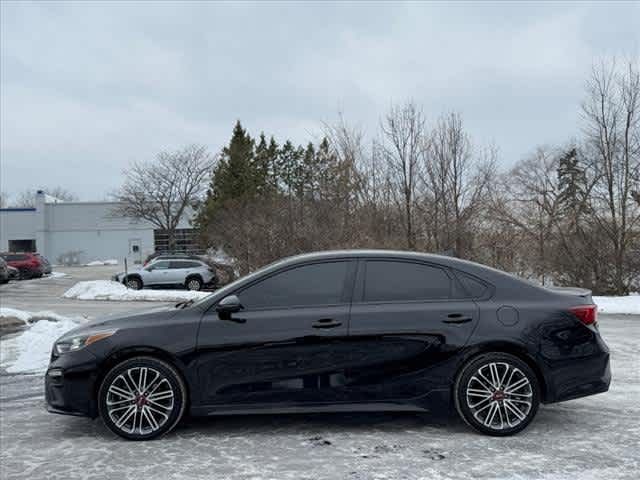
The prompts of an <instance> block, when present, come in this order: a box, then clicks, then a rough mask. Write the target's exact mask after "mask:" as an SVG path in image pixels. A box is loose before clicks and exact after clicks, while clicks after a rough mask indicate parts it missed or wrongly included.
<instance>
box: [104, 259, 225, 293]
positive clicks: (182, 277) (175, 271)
mask: <svg viewBox="0 0 640 480" xmlns="http://www.w3.org/2000/svg"><path fill="white" fill-rule="evenodd" d="M112 280H114V281H116V282H121V283H124V284H125V285H126V286H127V287H129V288H132V289H134V290H140V289H141V288H143V287H159V286H184V287H186V288H188V289H189V290H200V289H202V287H203V286H215V284H216V280H217V278H216V272H215V269H214V268H213V267H212V266H210V265H207V264H206V263H205V262H203V261H202V260H190V259H184V260H158V259H156V260H154V261H152V262H151V263H150V264H148V265H146V266H144V267H142V268H139V269H136V270H132V271H130V272H128V273H126V274H125V273H124V272H123V273H118V274H116V275H114V276H113V277H112Z"/></svg>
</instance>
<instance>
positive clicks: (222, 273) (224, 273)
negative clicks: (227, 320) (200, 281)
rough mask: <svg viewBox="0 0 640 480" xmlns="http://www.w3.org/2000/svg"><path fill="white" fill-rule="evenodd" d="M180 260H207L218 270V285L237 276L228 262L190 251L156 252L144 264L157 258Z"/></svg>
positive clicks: (206, 261) (228, 281)
mask: <svg viewBox="0 0 640 480" xmlns="http://www.w3.org/2000/svg"><path fill="white" fill-rule="evenodd" d="M172 259H174V260H178V259H189V260H200V261H202V262H205V263H206V264H207V265H209V266H211V267H213V268H214V269H215V271H216V286H223V285H226V284H228V283H231V282H233V281H234V280H235V278H236V273H235V271H234V269H233V266H232V265H230V264H228V263H221V262H217V261H213V260H212V259H211V258H210V257H208V256H207V255H192V254H188V253H161V252H155V253H152V254H151V255H149V256H148V257H147V258H146V260H145V261H144V265H148V264H149V263H150V262H153V261H156V260H172Z"/></svg>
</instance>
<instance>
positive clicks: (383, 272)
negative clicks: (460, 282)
mask: <svg viewBox="0 0 640 480" xmlns="http://www.w3.org/2000/svg"><path fill="white" fill-rule="evenodd" d="M450 296H451V279H450V278H449V275H447V273H446V272H445V271H444V270H443V269H441V268H438V267H432V266H429V265H424V264H421V263H411V262H394V261H378V260H370V261H367V265H366V273H365V284H364V298H363V299H364V301H365V302H398V301H416V300H437V299H443V298H449V297H450Z"/></svg>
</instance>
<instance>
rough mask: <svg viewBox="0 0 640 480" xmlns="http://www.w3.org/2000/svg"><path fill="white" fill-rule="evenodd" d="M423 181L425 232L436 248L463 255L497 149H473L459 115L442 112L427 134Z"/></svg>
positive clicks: (491, 173)
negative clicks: (426, 219) (427, 224)
mask: <svg viewBox="0 0 640 480" xmlns="http://www.w3.org/2000/svg"><path fill="white" fill-rule="evenodd" d="M426 152H427V154H426V157H425V158H426V162H425V169H424V177H423V180H424V183H425V185H426V189H427V196H426V198H425V200H426V201H427V208H426V211H425V215H426V216H428V218H429V221H428V222H427V223H429V232H430V235H431V237H432V238H433V241H434V246H435V248H436V250H439V251H452V252H453V253H454V254H455V255H457V256H466V254H467V253H468V250H469V242H470V241H471V239H472V232H471V228H470V227H471V225H470V224H471V222H472V220H474V219H476V218H477V214H478V213H479V210H480V208H481V207H482V204H483V198H484V197H485V196H486V194H487V190H488V185H489V183H490V181H491V180H492V177H493V175H494V173H495V162H496V157H497V150H496V149H495V148H493V147H490V148H487V149H486V150H484V151H481V152H479V153H476V152H474V149H473V145H472V143H471V140H470V138H469V135H468V134H467V132H466V131H465V130H464V126H463V122H462V116H461V115H460V114H458V113H449V114H447V115H444V116H442V117H441V118H440V119H439V120H438V123H437V125H436V127H435V128H434V129H433V131H432V132H431V133H430V135H429V141H428V146H427V149H426Z"/></svg>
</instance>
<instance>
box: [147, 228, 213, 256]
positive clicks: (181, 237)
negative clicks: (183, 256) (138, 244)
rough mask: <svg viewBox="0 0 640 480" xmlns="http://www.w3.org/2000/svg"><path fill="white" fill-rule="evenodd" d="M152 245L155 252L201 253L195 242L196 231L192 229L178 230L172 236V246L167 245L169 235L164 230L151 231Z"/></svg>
mask: <svg viewBox="0 0 640 480" xmlns="http://www.w3.org/2000/svg"><path fill="white" fill-rule="evenodd" d="M153 244H154V249H155V251H156V252H172V253H174V252H184V253H194V254H197V253H202V249H201V248H200V247H199V246H198V243H197V241H196V231H195V230H194V229H193V228H179V229H177V230H176V231H175V234H174V246H173V248H171V246H170V245H169V235H167V232H166V230H154V231H153Z"/></svg>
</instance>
